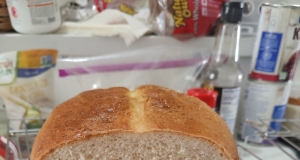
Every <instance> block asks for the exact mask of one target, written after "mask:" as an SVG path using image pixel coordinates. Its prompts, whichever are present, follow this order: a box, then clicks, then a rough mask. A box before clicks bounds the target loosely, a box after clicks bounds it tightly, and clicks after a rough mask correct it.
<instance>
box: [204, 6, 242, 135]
mask: <svg viewBox="0 0 300 160" xmlns="http://www.w3.org/2000/svg"><path fill="white" fill-rule="evenodd" d="M242 12H243V3H241V2H225V3H224V4H223V8H222V14H221V22H222V24H220V26H219V28H218V33H217V39H216V43H215V47H214V50H213V52H212V55H211V58H210V60H209V62H208V65H207V66H206V68H205V69H204V70H203V72H202V73H201V74H200V76H199V80H200V81H201V83H202V84H201V85H202V87H204V88H208V89H212V90H215V91H217V92H218V93H219V95H218V99H217V106H216V112H217V113H218V114H220V116H221V117H222V118H223V120H224V121H225V122H226V123H227V125H228V126H229V128H230V130H231V132H232V133H233V132H234V127H235V121H236V117H237V112H238V103H239V98H240V92H241V88H240V84H241V82H242V80H243V73H242V71H241V69H240V68H239V66H238V60H239V43H240V32H241V26H240V22H241V20H242Z"/></svg>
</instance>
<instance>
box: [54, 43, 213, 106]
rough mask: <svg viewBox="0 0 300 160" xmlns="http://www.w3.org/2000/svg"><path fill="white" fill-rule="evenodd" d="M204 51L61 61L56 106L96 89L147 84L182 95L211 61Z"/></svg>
mask: <svg viewBox="0 0 300 160" xmlns="http://www.w3.org/2000/svg"><path fill="white" fill-rule="evenodd" d="M206 53H207V50H205V49H201V50H200V49H191V48H188V49H187V48H183V47H165V46H161V47H153V48H146V49H142V50H134V51H128V52H123V53H116V54H110V55H103V56H98V57H86V58H66V59H60V60H58V65H57V68H58V71H59V77H57V78H58V80H57V81H56V82H58V83H57V84H56V97H55V99H56V103H57V104H59V103H62V102H63V101H65V100H67V99H69V98H71V97H73V96H76V95H77V94H79V93H80V92H83V91H86V90H92V89H97V88H109V87H117V86H121V87H126V88H129V89H130V90H134V89H135V88H136V87H138V86H141V85H146V84H153V85H159V86H163V87H167V88H170V89H173V90H177V91H180V92H185V91H186V90H187V89H189V88H191V87H193V85H194V82H195V80H196V78H197V76H198V75H199V73H200V72H201V70H202V68H203V67H204V64H205V63H206V62H207V59H208V57H209V55H208V54H206Z"/></svg>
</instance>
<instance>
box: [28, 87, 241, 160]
mask: <svg viewBox="0 0 300 160" xmlns="http://www.w3.org/2000/svg"><path fill="white" fill-rule="evenodd" d="M83 106H84V107H83ZM152 131H164V132H165V131H167V132H176V133H181V134H184V135H189V136H192V137H199V138H205V139H207V140H209V141H211V142H212V143H213V144H215V145H216V146H218V148H220V149H221V150H223V151H224V154H225V156H226V157H229V158H230V159H238V154H237V148H236V145H235V142H234V139H233V137H232V135H231V133H230V131H229V129H228V127H227V125H226V124H225V122H224V121H223V120H222V119H221V118H220V117H219V116H218V115H217V114H215V113H214V112H213V111H212V110H211V109H210V108H209V107H208V106H207V105H206V104H204V103H203V102H201V101H199V100H198V99H196V98H192V97H189V96H187V95H185V94H181V93H177V92H175V91H172V90H169V89H166V88H162V87H157V86H142V87H139V88H137V89H136V90H135V91H134V92H130V91H129V90H127V89H126V88H111V89H107V90H102V89H100V90H93V91H88V92H84V93H81V94H80V95H78V96H77V97H75V98H73V99H71V100H69V101H67V102H65V103H63V104H61V105H59V106H58V107H57V108H56V109H55V110H54V111H53V113H52V114H51V115H50V116H49V118H48V120H47V121H46V123H45V124H44V126H43V128H42V129H41V131H40V133H39V134H38V136H37V138H36V140H35V144H34V146H33V150H32V154H31V158H32V159H33V160H39V159H43V158H44V157H45V156H46V155H47V154H49V153H51V152H53V151H54V149H56V148H58V147H61V146H64V145H66V144H69V143H72V142H75V141H79V140H85V139H87V138H90V137H95V136H103V135H105V134H113V133H122V132H139V133H143V132H152Z"/></svg>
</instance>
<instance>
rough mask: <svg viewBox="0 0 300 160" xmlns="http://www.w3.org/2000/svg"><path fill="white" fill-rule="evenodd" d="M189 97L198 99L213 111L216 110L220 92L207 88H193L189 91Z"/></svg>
mask: <svg viewBox="0 0 300 160" xmlns="http://www.w3.org/2000/svg"><path fill="white" fill-rule="evenodd" d="M187 94H188V95H189V96H193V97H196V98H198V99H200V100H201V101H203V102H205V103H206V104H207V105H208V106H209V107H211V108H212V109H213V110H216V104H217V97H218V92H215V91H213V90H209V89H205V88H193V89H189V90H188V91H187Z"/></svg>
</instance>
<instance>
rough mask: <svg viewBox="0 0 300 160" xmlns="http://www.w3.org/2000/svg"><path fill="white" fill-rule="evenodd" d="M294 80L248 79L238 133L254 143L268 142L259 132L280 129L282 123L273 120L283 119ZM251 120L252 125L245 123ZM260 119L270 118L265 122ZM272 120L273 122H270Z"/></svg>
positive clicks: (242, 137)
mask: <svg viewBox="0 0 300 160" xmlns="http://www.w3.org/2000/svg"><path fill="white" fill-rule="evenodd" d="M291 86H292V82H291V81H289V82H278V83H272V82H266V81H261V80H253V79H250V78H249V79H248V83H247V88H246V91H245V92H246V93H245V96H244V102H243V105H242V106H241V112H240V113H241V114H242V115H241V116H240V117H241V119H240V121H239V122H238V134H239V137H240V138H241V139H243V140H245V139H247V140H248V141H249V142H252V143H260V144H268V143H267V141H264V139H263V138H262V137H261V135H260V134H257V132H261V133H264V132H268V131H270V130H271V131H279V130H280V128H281V124H280V123H274V122H271V120H276V119H283V118H284V114H285V110H286V106H287V103H288V98H289V94H290V90H291ZM245 119H248V120H250V121H251V125H249V124H246V123H245ZM260 120H268V121H265V122H267V123H266V124H263V123H262V122H261V121H260ZM270 122H271V123H270Z"/></svg>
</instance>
